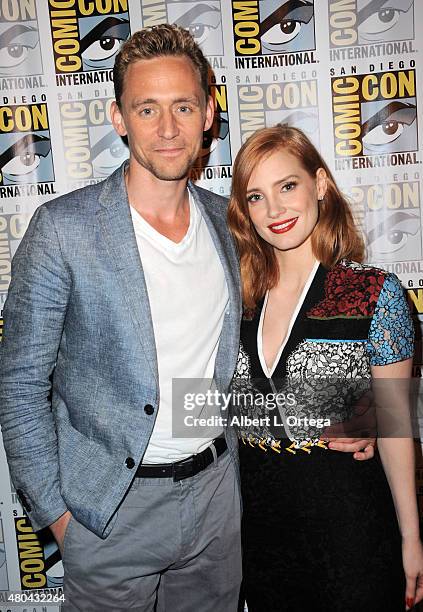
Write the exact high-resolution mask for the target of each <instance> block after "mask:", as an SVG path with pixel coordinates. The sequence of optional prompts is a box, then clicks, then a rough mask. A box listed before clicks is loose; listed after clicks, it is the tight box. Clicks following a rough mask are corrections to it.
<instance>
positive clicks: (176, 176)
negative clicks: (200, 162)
mask: <svg viewBox="0 0 423 612" xmlns="http://www.w3.org/2000/svg"><path fill="white" fill-rule="evenodd" d="M198 154H199V151H197V152H195V156H194V154H193V155H191V156H190V157H189V158H188V159H186V160H185V162H184V163H183V164H182V162H181V167H180V168H175V169H174V170H173V172H172V171H171V169H170V168H169V169H167V168H165V167H163V166H165V165H166V162H165V161H163V163H160V164H158V163H155V162H154V161H151V160H149V159H145V158H143V157H140V156H138V155H135V158H136V160H137V162H138V163H139V164H140V165H141V166H142V167H143V168H145V169H146V170H148V172H150V173H151V174H152V175H153V176H154V177H155V178H157V179H159V180H160V181H180V180H182V179H184V178H188V176H189V172H190V170H191V168H192V167H193V165H194V162H195V160H196V159H197V158H198ZM169 165H170V164H169Z"/></svg>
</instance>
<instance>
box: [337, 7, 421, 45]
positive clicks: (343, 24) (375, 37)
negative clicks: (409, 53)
mask: <svg viewBox="0 0 423 612" xmlns="http://www.w3.org/2000/svg"><path fill="white" fill-rule="evenodd" d="M329 36H330V46H331V47H347V46H354V45H374V44H377V43H387V42H389V41H401V40H410V39H413V38H414V0H329Z"/></svg>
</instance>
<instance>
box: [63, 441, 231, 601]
mask: <svg viewBox="0 0 423 612" xmlns="http://www.w3.org/2000/svg"><path fill="white" fill-rule="evenodd" d="M117 512H118V516H117V519H116V523H115V525H114V526H113V529H112V531H111V533H110V535H109V536H108V537H107V538H106V539H105V540H102V539H101V538H99V537H98V536H96V535H95V534H94V533H92V532H91V531H89V530H88V529H86V528H85V527H84V526H83V525H81V524H80V523H78V522H77V521H76V520H75V519H74V518H71V520H70V523H69V526H68V527H67V530H66V534H65V539H64V553H63V565H64V570H65V571H64V595H65V603H64V604H63V605H62V608H61V609H62V612H76V611H79V612H112V611H113V612H130V611H131V612H153V611H154V612H163V611H166V612H236V610H237V604H238V594H239V587H240V582H241V544H240V499H239V490H238V485H237V482H236V476H235V470H234V466H233V463H232V461H231V459H230V456H229V452H228V451H226V452H225V453H224V454H223V455H221V456H220V457H219V458H218V459H217V460H215V463H213V464H211V465H210V466H209V467H207V468H206V469H205V470H203V471H202V472H200V473H199V474H197V475H196V476H193V477H192V478H186V479H184V480H180V481H178V482H174V481H173V479H171V478H136V479H135V480H134V482H133V485H132V486H131V488H130V490H129V491H128V494H127V495H126V497H125V499H124V501H123V503H122V505H121V506H120V507H119V509H118V511H117Z"/></svg>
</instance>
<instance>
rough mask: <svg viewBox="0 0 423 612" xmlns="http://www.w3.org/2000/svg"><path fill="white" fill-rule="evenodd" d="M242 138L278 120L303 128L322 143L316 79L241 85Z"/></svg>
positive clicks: (316, 141)
mask: <svg viewBox="0 0 423 612" xmlns="http://www.w3.org/2000/svg"><path fill="white" fill-rule="evenodd" d="M238 108H239V119H240V129H241V140H242V142H245V141H246V140H247V138H249V136H251V135H252V134H253V133H254V132H255V131H256V130H258V129H260V128H263V127H270V126H273V125H275V124H277V123H281V124H283V125H285V124H286V125H291V126H295V127H298V128H300V129H302V130H303V131H304V132H305V133H306V134H307V136H308V137H309V138H310V140H311V141H312V142H313V143H314V145H315V146H316V147H319V114H318V92H317V80H316V79H310V80H305V81H292V82H286V83H261V84H245V85H238Z"/></svg>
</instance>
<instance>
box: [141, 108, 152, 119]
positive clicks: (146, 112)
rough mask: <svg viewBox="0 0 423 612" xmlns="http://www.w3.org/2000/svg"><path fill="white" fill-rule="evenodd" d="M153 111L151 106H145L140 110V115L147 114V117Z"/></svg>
mask: <svg viewBox="0 0 423 612" xmlns="http://www.w3.org/2000/svg"><path fill="white" fill-rule="evenodd" d="M152 112H153V111H152V109H151V108H143V109H142V110H141V111H140V115H144V116H147V117H148V116H149V115H151V114H152Z"/></svg>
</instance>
